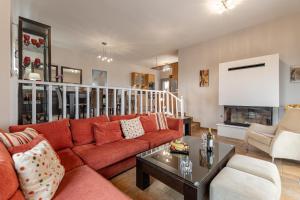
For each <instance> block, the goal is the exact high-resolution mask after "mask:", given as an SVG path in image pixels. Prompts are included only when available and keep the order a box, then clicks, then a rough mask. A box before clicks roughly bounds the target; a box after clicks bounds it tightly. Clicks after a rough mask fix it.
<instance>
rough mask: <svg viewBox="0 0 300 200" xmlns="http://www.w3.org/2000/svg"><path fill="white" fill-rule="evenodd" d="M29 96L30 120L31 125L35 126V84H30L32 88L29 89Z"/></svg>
mask: <svg viewBox="0 0 300 200" xmlns="http://www.w3.org/2000/svg"><path fill="white" fill-rule="evenodd" d="M31 92H32V93H31V94H32V97H31V98H32V102H31V105H32V109H31V115H32V116H31V117H32V118H31V120H32V124H36V84H35V83H32V87H31Z"/></svg>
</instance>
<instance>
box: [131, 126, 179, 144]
mask: <svg viewBox="0 0 300 200" xmlns="http://www.w3.org/2000/svg"><path fill="white" fill-rule="evenodd" d="M174 134H175V133H174V131H170V130H162V131H155V132H149V133H145V135H143V136H141V137H138V138H136V139H137V140H143V141H147V142H149V143H150V148H154V147H157V146H160V145H162V144H165V143H168V142H170V141H172V140H173V139H174Z"/></svg>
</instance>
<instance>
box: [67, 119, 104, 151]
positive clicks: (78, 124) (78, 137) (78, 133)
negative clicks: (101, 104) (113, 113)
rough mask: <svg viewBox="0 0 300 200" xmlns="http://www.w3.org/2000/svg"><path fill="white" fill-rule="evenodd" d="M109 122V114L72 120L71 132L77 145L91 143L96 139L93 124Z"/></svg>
mask: <svg viewBox="0 0 300 200" xmlns="http://www.w3.org/2000/svg"><path fill="white" fill-rule="evenodd" d="M100 122H109V119H108V118H107V116H104V115H103V116H100V117H94V118H88V119H77V120H76V119H74V120H70V124H71V132H72V137H73V141H74V144H75V145H82V144H89V143H91V142H93V141H94V132H93V124H94V123H100Z"/></svg>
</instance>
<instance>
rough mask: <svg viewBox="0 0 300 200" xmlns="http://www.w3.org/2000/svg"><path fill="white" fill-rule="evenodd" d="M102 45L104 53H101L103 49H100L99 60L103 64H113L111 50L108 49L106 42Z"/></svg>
mask: <svg viewBox="0 0 300 200" xmlns="http://www.w3.org/2000/svg"><path fill="white" fill-rule="evenodd" d="M101 45H102V52H101V48H100V51H99V55H98V56H97V58H98V59H99V60H101V61H102V62H105V61H106V62H108V63H110V62H112V61H113V59H112V56H111V49H108V48H107V43H106V42H102V43H101Z"/></svg>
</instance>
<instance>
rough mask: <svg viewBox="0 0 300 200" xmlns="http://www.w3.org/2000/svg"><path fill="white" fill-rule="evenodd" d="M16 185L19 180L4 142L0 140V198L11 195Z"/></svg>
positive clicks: (6, 197) (7, 197)
mask: <svg viewBox="0 0 300 200" xmlns="http://www.w3.org/2000/svg"><path fill="white" fill-rule="evenodd" d="M18 187H19V181H18V178H17V174H16V172H15V169H14V167H13V161H12V158H11V156H10V154H9V152H8V151H7V149H6V148H5V146H4V144H2V143H1V142H0V199H9V198H11V197H13V195H14V194H15V193H16V191H17V189H18Z"/></svg>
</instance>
